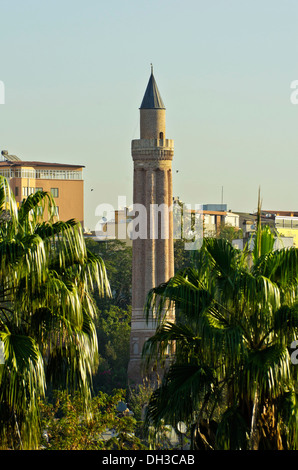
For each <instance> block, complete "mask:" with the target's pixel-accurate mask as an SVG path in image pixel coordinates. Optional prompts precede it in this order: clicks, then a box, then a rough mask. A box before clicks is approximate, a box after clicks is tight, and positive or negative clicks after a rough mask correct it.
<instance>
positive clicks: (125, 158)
mask: <svg viewBox="0 0 298 470" xmlns="http://www.w3.org/2000/svg"><path fill="white" fill-rule="evenodd" d="M0 18H1V29H0V38H1V40H0V58H1V67H0V80H2V81H3V82H4V84H5V99H6V102H5V105H0V124H1V125H0V149H7V150H9V151H10V152H11V153H13V154H16V155H18V156H19V157H21V158H22V159H28V160H42V161H52V162H58V163H64V162H68V163H75V164H83V165H85V166H86V168H85V171H84V179H85V222H86V225H88V226H89V227H91V228H94V225H95V222H96V217H95V215H94V214H95V208H96V206H97V205H98V204H100V203H111V204H113V205H115V208H116V206H117V197H118V195H119V196H126V197H127V202H128V203H131V202H132V170H133V166H132V159H131V154H130V145H131V140H132V139H133V138H138V137H139V106H140V104H141V101H142V98H143V94H144V92H145V89H146V86H147V82H148V79H149V76H150V63H151V62H152V63H153V65H154V75H155V78H156V81H157V84H158V87H159V90H160V92H161V95H162V98H163V101H164V103H165V105H166V108H167V137H168V138H172V139H174V141H175V155H174V161H173V170H174V185H173V186H174V187H173V191H174V195H176V196H179V197H180V198H181V199H182V200H184V201H185V202H187V203H189V204H193V205H194V204H195V203H217V202H221V188H222V186H223V187H224V202H225V203H227V205H228V208H229V209H231V210H238V211H254V210H255V209H256V205H257V191H258V187H259V185H260V186H261V190H262V196H263V207H264V208H267V209H272V210H274V209H276V210H278V209H279V210H298V194H297V187H298V183H297V173H298V162H297V157H298V105H297V106H295V105H293V104H291V102H290V94H291V89H290V84H291V82H292V81H293V80H297V79H298V27H297V24H298V2H297V0H282V1H281V0H258V1H257V0H249V1H248V0H246V1H243V0H208V1H206V0H203V1H201V0H181V1H178V0H147V1H144V0H138V1H136V0H121V1H120V0H114V1H113V0H110V1H102V0H96V1H95V0H85V1H84V2H83V1H78V0H59V1H58V0H51V2H46V1H44V0H42V1H41V0H39V1H38V0H26V1H24V0H10V1H8V0H7V1H5V0H1V1H0ZM176 170H179V173H176ZM91 188H94V190H93V191H92V192H91Z"/></svg>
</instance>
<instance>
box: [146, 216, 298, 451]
mask: <svg viewBox="0 0 298 470" xmlns="http://www.w3.org/2000/svg"><path fill="white" fill-rule="evenodd" d="M273 245H274V235H273V234H272V233H271V232H270V230H269V228H268V227H261V224H260V223H258V227H257V231H256V236H255V242H254V249H253V252H252V253H250V252H249V251H248V249H245V250H244V251H243V252H242V251H240V250H238V249H236V248H234V247H233V246H232V245H231V243H230V242H228V241H227V240H224V239H204V242H203V246H202V248H201V249H200V251H199V252H197V253H196V254H195V257H194V266H193V267H192V268H188V269H185V270H183V271H181V272H179V273H177V274H176V275H175V276H174V277H173V278H171V279H170V280H169V281H168V282H166V283H164V284H162V285H160V286H158V287H156V288H154V289H152V290H151V291H150V293H149V295H148V298H147V304H146V308H145V310H146V313H147V316H149V315H151V314H152V312H154V314H155V316H156V318H157V321H158V327H157V329H156V333H155V335H154V336H153V337H151V338H150V339H149V340H148V341H147V342H146V343H145V347H144V351H143V356H144V358H145V359H146V361H147V363H148V364H149V363H152V361H153V360H155V361H157V362H158V363H159V364H162V361H165V353H166V351H167V350H168V347H169V345H173V344H174V345H175V354H174V356H173V357H172V358H171V361H170V365H169V366H168V367H167V369H166V371H165V373H164V377H163V380H162V383H161V385H160V386H159V387H158V388H157V389H156V390H155V392H154V393H153V394H152V397H151V399H150V402H149V405H148V408H147V417H146V422H147V425H148V426H149V425H150V426H155V427H156V428H159V427H160V426H162V425H163V424H171V425H173V426H174V427H177V425H178V423H179V422H181V421H182V422H185V423H186V424H187V425H188V428H189V430H190V435H191V440H192V446H193V448H200V449H296V448H297V447H298V400H297V398H298V397H297V391H296V388H295V383H296V380H297V366H295V365H293V364H292V363H291V347H290V346H291V343H292V342H293V341H294V340H296V339H297V333H298V302H297V286H298V250H297V249H296V248H288V249H281V250H279V251H274V250H273ZM173 304H174V305H175V309H176V321H175V323H170V322H167V321H166V320H165V315H164V313H165V311H166V309H167V308H169V307H172V306H173Z"/></svg>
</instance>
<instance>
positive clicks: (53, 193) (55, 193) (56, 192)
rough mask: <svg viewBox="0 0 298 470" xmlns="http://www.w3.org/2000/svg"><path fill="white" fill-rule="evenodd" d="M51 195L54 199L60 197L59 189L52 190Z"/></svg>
mask: <svg viewBox="0 0 298 470" xmlns="http://www.w3.org/2000/svg"><path fill="white" fill-rule="evenodd" d="M51 194H52V196H53V197H59V189H58V188H51Z"/></svg>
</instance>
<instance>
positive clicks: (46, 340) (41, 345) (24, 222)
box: [0, 177, 110, 449]
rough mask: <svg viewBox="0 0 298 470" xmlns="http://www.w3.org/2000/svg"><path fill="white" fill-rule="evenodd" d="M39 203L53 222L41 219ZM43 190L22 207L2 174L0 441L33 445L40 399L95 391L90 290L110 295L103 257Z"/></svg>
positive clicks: (18, 445)
mask: <svg viewBox="0 0 298 470" xmlns="http://www.w3.org/2000/svg"><path fill="white" fill-rule="evenodd" d="M40 208H42V209H43V212H44V210H46V211H47V213H48V215H49V220H48V221H44V220H43V219H42V217H41V215H40V214H41V210H40ZM54 214H55V204H54V201H53V199H52V198H51V195H49V194H48V193H46V192H42V191H38V192H36V193H35V194H32V195H30V196H29V197H28V198H27V199H25V200H24V201H23V203H22V204H21V205H20V207H19V208H18V207H17V203H16V201H15V198H14V195H13V193H12V192H11V190H10V187H9V184H8V182H7V180H6V179H5V178H4V177H0V340H1V341H2V344H3V345H4V363H3V364H0V445H1V446H2V447H5V446H6V447H10V448H21V449H26V448H31V449H32V448H34V447H36V445H37V442H38V433H39V424H40V422H39V405H38V403H39V399H40V398H41V397H44V396H45V393H46V391H50V390H51V389H54V388H64V389H66V390H78V391H79V392H80V393H81V394H82V396H83V397H85V400H86V401H88V397H89V396H90V387H91V381H92V374H93V372H94V370H95V367H96V366H97V361H98V344H97V336H96V329H95V323H94V316H95V305H94V302H93V299H92V295H91V292H92V290H93V289H94V288H95V286H96V287H97V289H98V292H99V294H100V295H110V288H109V283H108V279H107V276H106V270H105V266H104V263H103V261H102V260H101V258H99V257H95V256H94V255H93V254H92V253H91V252H90V251H88V250H87V249H86V245H85V241H84V238H83V233H82V228H81V226H80V224H79V223H77V222H76V221H75V220H69V221H67V222H61V221H59V220H57V219H55V218H54Z"/></svg>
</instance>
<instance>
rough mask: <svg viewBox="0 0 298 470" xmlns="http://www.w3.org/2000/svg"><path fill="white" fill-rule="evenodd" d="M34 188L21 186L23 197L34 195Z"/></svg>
mask: <svg viewBox="0 0 298 470" xmlns="http://www.w3.org/2000/svg"><path fill="white" fill-rule="evenodd" d="M34 192H35V188H29V187H28V186H23V196H24V197H28V196H29V195H30V194H34Z"/></svg>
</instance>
